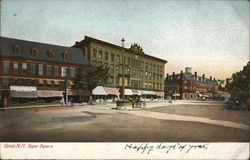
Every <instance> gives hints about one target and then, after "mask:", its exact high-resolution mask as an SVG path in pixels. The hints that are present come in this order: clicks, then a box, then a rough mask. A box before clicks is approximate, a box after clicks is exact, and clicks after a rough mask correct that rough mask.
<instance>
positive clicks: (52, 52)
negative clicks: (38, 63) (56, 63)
mask: <svg viewBox="0 0 250 160" xmlns="http://www.w3.org/2000/svg"><path fill="white" fill-rule="evenodd" d="M54 54H55V52H54V51H53V50H51V49H50V50H48V52H47V55H48V58H49V59H52V58H53V57H54Z"/></svg>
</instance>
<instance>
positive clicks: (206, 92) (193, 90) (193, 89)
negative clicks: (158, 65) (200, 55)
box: [165, 67, 218, 100]
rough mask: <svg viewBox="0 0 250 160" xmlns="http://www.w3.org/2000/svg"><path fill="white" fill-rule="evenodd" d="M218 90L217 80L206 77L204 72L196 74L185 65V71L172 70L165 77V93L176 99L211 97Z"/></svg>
mask: <svg viewBox="0 0 250 160" xmlns="http://www.w3.org/2000/svg"><path fill="white" fill-rule="evenodd" d="M217 92H218V82H217V81H216V80H215V78H214V79H212V76H210V78H206V77H205V74H202V76H198V75H197V72H194V74H193V73H192V68H191V67H186V68H185V72H184V73H183V71H181V72H180V73H179V74H176V73H175V72H173V74H172V75H169V74H167V77H166V79H165V95H166V96H170V97H172V98H176V99H188V100H196V99H201V98H212V97H214V96H216V94H217Z"/></svg>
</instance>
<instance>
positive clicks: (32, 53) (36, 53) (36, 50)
mask: <svg viewBox="0 0 250 160" xmlns="http://www.w3.org/2000/svg"><path fill="white" fill-rule="evenodd" d="M30 54H31V56H33V57H37V55H38V49H37V48H31V50H30Z"/></svg>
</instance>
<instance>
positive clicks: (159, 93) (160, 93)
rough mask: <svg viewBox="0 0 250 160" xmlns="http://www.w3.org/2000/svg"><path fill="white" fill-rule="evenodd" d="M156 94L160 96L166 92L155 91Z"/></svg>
mask: <svg viewBox="0 0 250 160" xmlns="http://www.w3.org/2000/svg"><path fill="white" fill-rule="evenodd" d="M155 95H156V96H159V97H163V96H164V92H159V91H155Z"/></svg>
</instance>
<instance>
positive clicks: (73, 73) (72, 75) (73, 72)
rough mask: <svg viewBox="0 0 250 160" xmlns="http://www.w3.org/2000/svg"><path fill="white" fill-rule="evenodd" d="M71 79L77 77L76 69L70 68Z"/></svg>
mask: <svg viewBox="0 0 250 160" xmlns="http://www.w3.org/2000/svg"><path fill="white" fill-rule="evenodd" d="M70 77H72V78H74V77H75V68H73V67H71V68H70Z"/></svg>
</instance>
